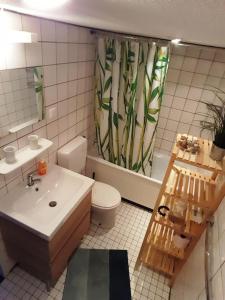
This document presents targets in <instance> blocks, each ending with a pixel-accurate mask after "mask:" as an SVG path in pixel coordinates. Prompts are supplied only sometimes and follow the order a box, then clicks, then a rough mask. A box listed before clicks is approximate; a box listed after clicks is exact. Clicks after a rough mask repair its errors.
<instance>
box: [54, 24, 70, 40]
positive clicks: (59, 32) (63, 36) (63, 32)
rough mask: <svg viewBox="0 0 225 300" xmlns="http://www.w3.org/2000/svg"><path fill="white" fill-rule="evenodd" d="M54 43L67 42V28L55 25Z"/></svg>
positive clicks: (63, 25) (65, 25)
mask: <svg viewBox="0 0 225 300" xmlns="http://www.w3.org/2000/svg"><path fill="white" fill-rule="evenodd" d="M55 28H56V42H64V43H67V42H68V26H67V24H63V23H58V22H57V23H56V27H55Z"/></svg>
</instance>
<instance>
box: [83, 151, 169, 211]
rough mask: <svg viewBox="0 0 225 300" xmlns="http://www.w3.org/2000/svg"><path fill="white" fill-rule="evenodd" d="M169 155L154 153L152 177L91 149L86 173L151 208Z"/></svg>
mask: <svg viewBox="0 0 225 300" xmlns="http://www.w3.org/2000/svg"><path fill="white" fill-rule="evenodd" d="M168 161H169V156H167V155H166V154H164V153H156V154H155V155H154V158H153V169H152V177H151V178H150V177H147V176H144V175H142V174H138V173H136V172H133V171H131V170H128V169H125V168H123V167H119V166H117V165H115V164H112V163H110V162H108V161H106V160H104V159H102V158H101V157H99V156H98V155H97V154H96V151H95V150H93V149H92V150H91V151H89V153H88V156H87V163H86V175H87V176H89V177H93V174H94V175H95V180H99V181H102V182H105V183H108V184H110V185H112V186H114V187H115V188H117V189H118V190H119V192H120V194H121V196H122V197H123V198H125V199H127V200H130V201H132V202H134V203H136V204H139V205H142V206H145V207H147V208H150V209H153V208H154V206H155V202H156V200H157V196H158V193H159V190H160V187H161V184H162V180H163V176H164V174H165V170H166V167H167V165H168Z"/></svg>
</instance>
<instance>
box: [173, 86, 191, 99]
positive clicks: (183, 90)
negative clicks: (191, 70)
mask: <svg viewBox="0 0 225 300" xmlns="http://www.w3.org/2000/svg"><path fill="white" fill-rule="evenodd" d="M188 91H189V87H188V86H186V85H182V84H180V85H177V87H176V91H175V96H177V97H182V98H186V97H187V95H188Z"/></svg>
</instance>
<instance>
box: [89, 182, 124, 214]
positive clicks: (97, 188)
mask: <svg viewBox="0 0 225 300" xmlns="http://www.w3.org/2000/svg"><path fill="white" fill-rule="evenodd" d="M120 202H121V196H120V193H119V192H118V191H117V190H116V189H115V188H114V187H112V186H111V185H108V184H106V183H103V182H99V181H96V182H95V183H94V186H93V188H92V206H95V207H99V208H102V209H112V208H115V207H117V206H118V205H119V204H120Z"/></svg>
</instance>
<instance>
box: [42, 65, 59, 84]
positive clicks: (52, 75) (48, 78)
mask: <svg viewBox="0 0 225 300" xmlns="http://www.w3.org/2000/svg"><path fill="white" fill-rule="evenodd" d="M57 67H58V66H57ZM43 71H44V86H50V85H54V84H56V83H57V80H56V65H51V66H44V67H43Z"/></svg>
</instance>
